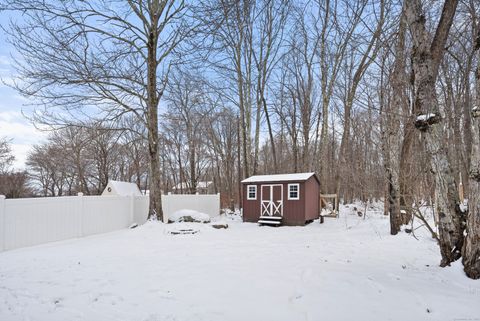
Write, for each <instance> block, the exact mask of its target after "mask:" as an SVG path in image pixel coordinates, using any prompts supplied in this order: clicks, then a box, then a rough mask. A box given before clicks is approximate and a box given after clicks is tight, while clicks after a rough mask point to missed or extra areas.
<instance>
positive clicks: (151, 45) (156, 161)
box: [147, 4, 163, 221]
mask: <svg viewBox="0 0 480 321" xmlns="http://www.w3.org/2000/svg"><path fill="white" fill-rule="evenodd" d="M157 5H158V4H157ZM154 12H155V10H154ZM151 19H152V23H151V26H152V29H151V30H150V36H149V39H148V44H147V47H148V48H147V50H148V56H147V59H148V60H147V77H148V79H147V95H148V100H147V130H148V155H149V158H150V168H149V169H150V186H149V188H150V210H149V217H151V216H153V215H156V216H157V219H158V220H161V221H162V220H163V212H162V195H161V175H160V158H159V154H158V102H159V96H158V94H157V67H158V63H157V42H158V34H157V30H156V26H157V20H158V17H157V16H155V14H154V15H153V16H152V18H151Z"/></svg>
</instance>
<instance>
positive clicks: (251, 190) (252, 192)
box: [247, 185, 257, 200]
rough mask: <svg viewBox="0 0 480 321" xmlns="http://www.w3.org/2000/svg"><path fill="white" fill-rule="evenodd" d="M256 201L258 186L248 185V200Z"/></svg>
mask: <svg viewBox="0 0 480 321" xmlns="http://www.w3.org/2000/svg"><path fill="white" fill-rule="evenodd" d="M256 199H257V185H248V186H247V200H256Z"/></svg>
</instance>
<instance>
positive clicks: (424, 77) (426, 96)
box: [405, 0, 463, 266]
mask: <svg viewBox="0 0 480 321" xmlns="http://www.w3.org/2000/svg"><path fill="white" fill-rule="evenodd" d="M457 5H458V1H457V0H446V1H445V4H444V6H443V10H442V15H441V18H440V21H439V22H438V26H437V29H436V33H435V36H434V38H433V41H432V42H430V40H429V39H430V35H429V33H428V31H427V30H426V26H425V25H426V17H425V13H424V12H423V9H422V3H421V0H405V15H406V18H407V21H408V24H409V26H410V30H411V33H412V40H413V52H412V61H413V71H414V75H415V100H414V104H415V105H416V107H415V108H416V110H418V111H419V112H420V113H421V116H419V117H417V119H416V121H415V127H416V128H417V129H419V130H420V131H421V132H422V133H423V135H424V141H425V148H426V150H427V153H428V155H429V159H430V163H431V170H432V172H433V173H434V177H435V211H436V212H437V214H438V219H439V221H438V229H439V236H440V241H439V245H440V252H441V255H442V261H441V263H440V265H441V266H446V265H449V264H450V263H451V262H453V261H455V260H457V259H459V258H460V256H461V249H462V246H463V224H462V212H461V210H460V206H459V205H460V204H459V199H458V193H457V190H456V185H455V179H454V176H453V172H452V168H451V165H450V163H449V158H448V149H447V147H446V146H445V144H444V131H443V122H444V121H443V117H442V115H441V112H440V109H439V106H438V100H437V94H436V89H435V84H436V79H437V75H438V68H439V65H440V62H441V60H442V58H443V54H444V52H445V49H444V48H445V43H446V41H447V38H448V33H449V31H450V27H451V25H452V22H453V17H454V15H455V11H456V8H457Z"/></svg>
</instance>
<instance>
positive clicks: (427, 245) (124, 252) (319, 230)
mask: <svg viewBox="0 0 480 321" xmlns="http://www.w3.org/2000/svg"><path fill="white" fill-rule="evenodd" d="M388 224H389V221H388V218H386V217H383V216H382V215H380V214H369V215H368V216H367V219H366V220H363V219H362V218H359V217H358V216H356V215H354V214H353V213H352V214H348V213H347V211H343V214H342V216H341V217H340V218H339V219H332V218H330V219H326V221H325V224H323V225H321V224H318V222H314V223H312V224H310V225H308V226H306V227H280V228H271V227H259V226H257V225H256V224H251V223H241V222H234V221H229V225H230V228H229V229H227V230H216V229H213V228H211V227H209V226H207V225H199V224H194V223H176V224H170V225H165V224H162V223H156V222H148V223H147V224H145V225H144V226H140V227H138V228H136V229H133V230H122V231H118V232H113V233H109V234H104V235H98V236H92V237H88V238H84V239H76V240H70V241H63V242H57V243H50V244H45V245H41V246H36V247H31V248H24V249H18V250H13V251H8V252H4V253H0V320H2V321H11V320H40V321H54V320H58V321H67V320H68V321H73V320H99V321H107V320H112V321H113V320H115V321H119V320H129V321H130V320H139V321H144V320H145V321H147V320H148V321H163V320H165V321H167V320H168V321H173V320H178V321H186V320H191V321H200V320H206V321H216V320H218V321H229V320H238V321H245V320H261V321H268V320H271V321H279V320H288V321H296V320H366V321H367V320H368V321H370V320H382V321H383V320H402V321H406V320H435V321H439V320H451V321H454V320H480V282H479V281H473V280H470V279H467V278H466V277H465V276H464V275H463V272H462V269H461V264H455V265H454V266H453V267H450V268H445V269H442V268H440V267H438V263H439V261H440V256H439V253H438V248H437V246H436V244H435V243H434V242H433V241H432V240H431V239H430V238H428V235H427V233H424V232H421V231H417V237H418V238H419V240H416V239H415V238H413V237H412V236H409V235H408V234H405V233H402V234H401V235H399V236H396V237H392V236H390V235H389V234H388V231H389V228H388ZM179 225H182V226H187V227H189V226H192V225H193V226H200V232H199V233H197V234H193V235H172V234H169V233H168V231H169V230H171V229H175V228H178V226H179Z"/></svg>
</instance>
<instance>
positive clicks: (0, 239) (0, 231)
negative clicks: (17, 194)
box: [0, 195, 7, 252]
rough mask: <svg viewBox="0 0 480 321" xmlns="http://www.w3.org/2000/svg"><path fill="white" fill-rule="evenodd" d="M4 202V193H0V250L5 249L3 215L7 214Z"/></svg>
mask: <svg viewBox="0 0 480 321" xmlns="http://www.w3.org/2000/svg"><path fill="white" fill-rule="evenodd" d="M5 203H6V201H5V195H0V252H2V251H4V250H5V235H6V234H7V233H6V232H7V229H6V226H5V221H6V220H5V216H7V213H6V211H5Z"/></svg>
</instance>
